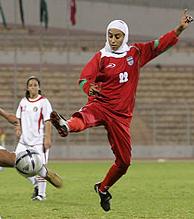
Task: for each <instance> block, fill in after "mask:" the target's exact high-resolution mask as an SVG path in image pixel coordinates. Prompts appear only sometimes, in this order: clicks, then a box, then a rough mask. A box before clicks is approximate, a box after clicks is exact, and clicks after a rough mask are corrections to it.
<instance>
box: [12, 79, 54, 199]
mask: <svg viewBox="0 0 194 219" xmlns="http://www.w3.org/2000/svg"><path fill="white" fill-rule="evenodd" d="M51 112H52V107H51V104H50V102H49V101H48V99H47V98H46V97H44V96H42V95H41V90H40V81H39V79H38V78H37V77H34V76H32V77H30V78H29V79H28V80H27V83H26V95H25V97H24V98H22V100H21V101H20V104H19V106H18V109H17V112H16V117H17V118H18V119H19V125H18V126H16V135H17V136H18V137H19V143H18V145H17V148H16V151H15V152H16V154H17V153H19V152H21V151H24V150H26V149H28V148H30V147H32V148H33V149H35V150H37V152H38V153H39V154H40V155H41V158H42V162H43V164H46V163H47V162H48V154H49V148H50V147H51V123H50V113H51ZM28 179H29V180H30V181H31V182H32V184H33V185H34V193H33V195H32V200H39V201H42V200H45V199H46V180H45V179H44V178H42V177H40V176H35V177H30V178H28Z"/></svg>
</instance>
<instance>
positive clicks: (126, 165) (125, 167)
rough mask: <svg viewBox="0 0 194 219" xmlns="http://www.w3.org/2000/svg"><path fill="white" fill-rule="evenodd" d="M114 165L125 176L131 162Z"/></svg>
mask: <svg viewBox="0 0 194 219" xmlns="http://www.w3.org/2000/svg"><path fill="white" fill-rule="evenodd" d="M116 165H117V167H118V168H119V169H120V171H121V172H122V174H125V173H126V172H127V170H128V168H129V166H130V165H131V161H127V162H119V163H116Z"/></svg>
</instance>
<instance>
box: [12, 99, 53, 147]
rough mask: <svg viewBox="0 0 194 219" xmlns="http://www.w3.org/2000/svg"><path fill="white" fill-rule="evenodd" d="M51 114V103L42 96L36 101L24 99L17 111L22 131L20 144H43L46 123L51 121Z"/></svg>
mask: <svg viewBox="0 0 194 219" xmlns="http://www.w3.org/2000/svg"><path fill="white" fill-rule="evenodd" d="M51 112H52V107H51V104H50V102H49V101H48V99H47V98H45V97H43V96H41V95H39V96H38V97H37V98H36V99H34V100H31V99H27V98H26V97H24V98H22V100H21V101H20V104H19V106H18V109H17V111H16V117H17V118H18V119H20V121H21V129H22V134H21V136H20V140H19V142H20V143H21V144H24V145H30V146H33V145H40V144H43V139H44V127H45V121H47V120H50V114H51Z"/></svg>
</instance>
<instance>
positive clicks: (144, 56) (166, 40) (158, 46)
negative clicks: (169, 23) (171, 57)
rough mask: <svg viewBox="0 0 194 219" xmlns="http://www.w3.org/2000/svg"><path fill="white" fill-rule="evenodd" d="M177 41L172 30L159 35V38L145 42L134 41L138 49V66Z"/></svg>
mask: <svg viewBox="0 0 194 219" xmlns="http://www.w3.org/2000/svg"><path fill="white" fill-rule="evenodd" d="M177 41H178V37H177V35H176V33H175V31H174V30H173V31H170V32H168V33H166V34H164V35H163V36H161V37H159V39H156V40H153V41H149V42H146V43H136V44H135V46H136V47H138V48H139V50H140V57H141V58H140V67H142V66H144V65H145V64H146V63H148V62H149V61H150V60H152V59H154V58H155V57H157V56H158V55H160V54H161V53H163V52H165V51H166V50H167V49H169V48H170V47H172V46H174V45H175V44H176V43H177Z"/></svg>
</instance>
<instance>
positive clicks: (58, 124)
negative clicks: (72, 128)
mask: <svg viewBox="0 0 194 219" xmlns="http://www.w3.org/2000/svg"><path fill="white" fill-rule="evenodd" d="M50 118H51V123H52V124H53V126H54V127H55V128H56V129H57V131H58V133H59V135H60V136H61V137H66V136H67V135H68V133H69V128H68V126H67V122H66V119H64V118H63V116H61V115H60V114H58V113H57V112H56V111H53V112H52V113H51V115H50Z"/></svg>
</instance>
